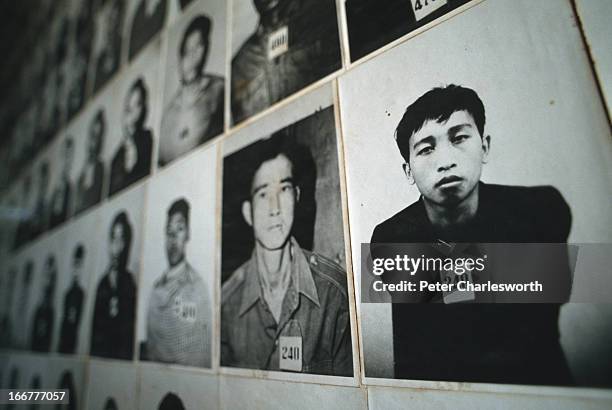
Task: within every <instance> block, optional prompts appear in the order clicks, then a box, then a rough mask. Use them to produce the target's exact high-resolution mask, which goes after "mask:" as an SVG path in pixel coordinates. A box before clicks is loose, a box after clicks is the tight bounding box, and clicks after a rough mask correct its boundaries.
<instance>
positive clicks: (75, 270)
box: [55, 213, 107, 356]
mask: <svg viewBox="0 0 612 410" xmlns="http://www.w3.org/2000/svg"><path fill="white" fill-rule="evenodd" d="M91 232H103V234H102V235H100V236H98V235H92V234H91ZM105 233H106V232H104V231H103V228H100V226H99V219H98V214H97V213H91V214H87V215H84V216H83V217H81V218H79V219H77V220H75V221H74V222H73V223H71V224H70V225H69V226H68V227H67V228H66V233H65V239H64V242H63V245H62V254H63V265H62V266H61V271H60V273H59V276H58V300H59V302H58V311H57V313H56V322H57V327H56V328H57V332H58V337H57V343H56V346H57V347H56V349H55V350H56V351H57V352H58V353H61V354H65V355H80V356H82V355H85V354H87V353H88V352H89V349H88V348H87V347H88V345H89V341H90V339H89V331H90V329H91V319H92V309H93V303H92V285H91V281H92V280H93V278H94V277H96V273H97V265H96V262H97V260H96V257H97V254H98V252H99V251H100V250H101V247H100V240H101V239H102V238H104V240H106V235H104V234H105ZM103 256H104V257H105V258H106V257H107V256H106V254H104V255H103Z"/></svg>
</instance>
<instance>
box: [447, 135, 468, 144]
mask: <svg viewBox="0 0 612 410" xmlns="http://www.w3.org/2000/svg"><path fill="white" fill-rule="evenodd" d="M469 137H470V136H469V135H467V134H458V135H455V136H454V137H452V138H451V141H452V143H453V144H457V143H461V142H463V141H465V140H466V139H468V138H469Z"/></svg>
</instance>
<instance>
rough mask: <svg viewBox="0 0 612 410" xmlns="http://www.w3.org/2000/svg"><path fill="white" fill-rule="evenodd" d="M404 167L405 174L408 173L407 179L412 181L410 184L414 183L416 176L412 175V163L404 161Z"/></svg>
mask: <svg viewBox="0 0 612 410" xmlns="http://www.w3.org/2000/svg"><path fill="white" fill-rule="evenodd" d="M402 169H403V170H404V174H405V175H406V179H408V182H409V183H410V185H414V178H413V176H412V171H410V164H409V163H407V162H404V163H403V164H402Z"/></svg>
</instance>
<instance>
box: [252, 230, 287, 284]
mask: <svg viewBox="0 0 612 410" xmlns="http://www.w3.org/2000/svg"><path fill="white" fill-rule="evenodd" d="M255 252H256V255H257V267H258V270H259V275H260V277H261V280H262V284H263V285H264V286H267V287H269V288H270V289H271V290H272V291H274V290H277V289H279V288H282V287H283V285H284V284H285V283H287V284H288V282H289V280H288V279H289V276H290V274H291V269H290V265H291V242H290V241H287V243H286V244H285V245H284V246H283V247H282V248H280V249H275V250H269V249H265V248H264V247H263V246H261V245H260V244H259V243H256V245H255Z"/></svg>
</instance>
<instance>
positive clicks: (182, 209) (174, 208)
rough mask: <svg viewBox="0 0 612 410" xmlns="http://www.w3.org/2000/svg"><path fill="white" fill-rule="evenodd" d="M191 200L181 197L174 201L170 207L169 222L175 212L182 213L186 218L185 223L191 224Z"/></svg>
mask: <svg viewBox="0 0 612 410" xmlns="http://www.w3.org/2000/svg"><path fill="white" fill-rule="evenodd" d="M189 210H190V207H189V202H187V200H186V199H185V198H179V199H177V200H176V201H174V202H172V205H170V207H169V208H168V222H170V218H172V215H174V214H181V215H183V218H185V223H186V224H187V226H189Z"/></svg>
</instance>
